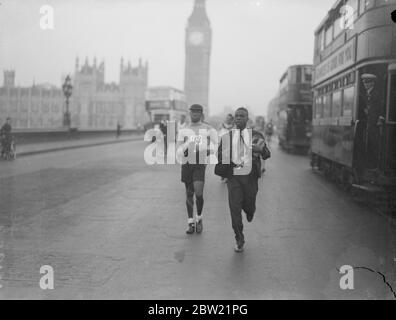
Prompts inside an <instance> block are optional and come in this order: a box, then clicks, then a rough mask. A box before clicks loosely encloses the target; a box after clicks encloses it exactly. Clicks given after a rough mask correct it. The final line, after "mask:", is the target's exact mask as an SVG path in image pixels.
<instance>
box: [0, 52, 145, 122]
mask: <svg viewBox="0 0 396 320" xmlns="http://www.w3.org/2000/svg"><path fill="white" fill-rule="evenodd" d="M104 73H105V64H104V62H103V61H102V62H101V63H100V64H99V65H97V63H96V59H94V61H93V64H92V65H90V64H89V63H88V59H86V60H85V64H84V65H82V66H81V67H80V66H79V60H78V58H77V59H76V64H75V71H74V75H72V79H73V94H72V96H71V99H70V113H71V126H72V127H74V128H78V129H79V130H106V129H112V130H115V128H116V126H117V122H119V123H120V124H121V125H122V126H123V129H135V128H138V127H142V126H143V124H144V123H145V122H147V121H149V116H148V114H147V112H146V110H145V91H146V89H147V82H148V64H147V62H146V63H145V65H143V64H142V61H141V60H139V65H138V66H136V67H132V66H131V64H130V62H128V63H127V64H126V65H124V61H123V59H121V65H120V80H119V83H105V81H104ZM64 100H65V98H64V95H63V92H62V89H61V88H60V87H56V86H53V85H51V84H40V85H35V84H33V85H32V86H31V87H16V86H15V71H14V70H6V71H4V83H3V87H0V123H3V122H4V121H5V119H6V118H7V117H11V118H12V125H13V127H14V128H19V129H58V128H62V126H63V114H64V112H65V109H64V108H65V103H64Z"/></svg>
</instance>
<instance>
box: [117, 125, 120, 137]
mask: <svg viewBox="0 0 396 320" xmlns="http://www.w3.org/2000/svg"><path fill="white" fill-rule="evenodd" d="M120 136H121V124H120V123H119V122H117V138H119V137H120Z"/></svg>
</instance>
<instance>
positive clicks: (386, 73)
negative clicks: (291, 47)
mask: <svg viewBox="0 0 396 320" xmlns="http://www.w3.org/2000/svg"><path fill="white" fill-rule="evenodd" d="M345 6H348V8H349V10H348V11H349V12H352V13H353V14H350V15H349V16H348V17H345V16H344V15H343V13H344V12H345ZM351 9H352V10H351ZM394 10H396V0H370V1H367V0H347V1H345V0H344V1H341V0H340V1H337V2H336V3H335V4H334V5H333V7H332V8H331V10H330V11H329V12H328V14H327V15H326V17H325V18H324V19H323V21H322V22H321V24H320V25H319V26H318V28H317V29H316V31H315V49H314V73H313V93H314V106H313V120H312V127H313V131H312V146H311V152H312V154H311V156H312V158H311V164H312V166H313V167H314V168H318V169H319V170H321V171H323V172H324V173H325V174H326V175H327V176H329V177H331V178H333V179H335V180H337V181H339V182H341V183H342V184H344V185H349V186H352V187H356V188H360V189H364V190H368V191H370V190H378V188H380V189H386V190H387V191H392V190H394V188H395V186H396V37H395V34H396V24H395V23H394V22H392V20H391V12H392V11H394ZM389 194H392V193H389Z"/></svg>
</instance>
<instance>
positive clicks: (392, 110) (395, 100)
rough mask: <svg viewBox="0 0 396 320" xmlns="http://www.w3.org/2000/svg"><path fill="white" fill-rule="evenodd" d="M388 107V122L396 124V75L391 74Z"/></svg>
mask: <svg viewBox="0 0 396 320" xmlns="http://www.w3.org/2000/svg"><path fill="white" fill-rule="evenodd" d="M388 107H389V111H388V121H391V122H396V74H392V75H391V79H390V92H389V102H388Z"/></svg>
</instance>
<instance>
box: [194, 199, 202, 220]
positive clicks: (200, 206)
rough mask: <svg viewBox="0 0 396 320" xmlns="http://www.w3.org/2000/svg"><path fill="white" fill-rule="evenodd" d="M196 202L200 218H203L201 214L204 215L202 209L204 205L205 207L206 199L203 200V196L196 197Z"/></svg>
mask: <svg viewBox="0 0 396 320" xmlns="http://www.w3.org/2000/svg"><path fill="white" fill-rule="evenodd" d="M195 200H196V202H197V215H198V216H201V214H202V208H203V205H204V199H203V196H197V195H196V196H195Z"/></svg>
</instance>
